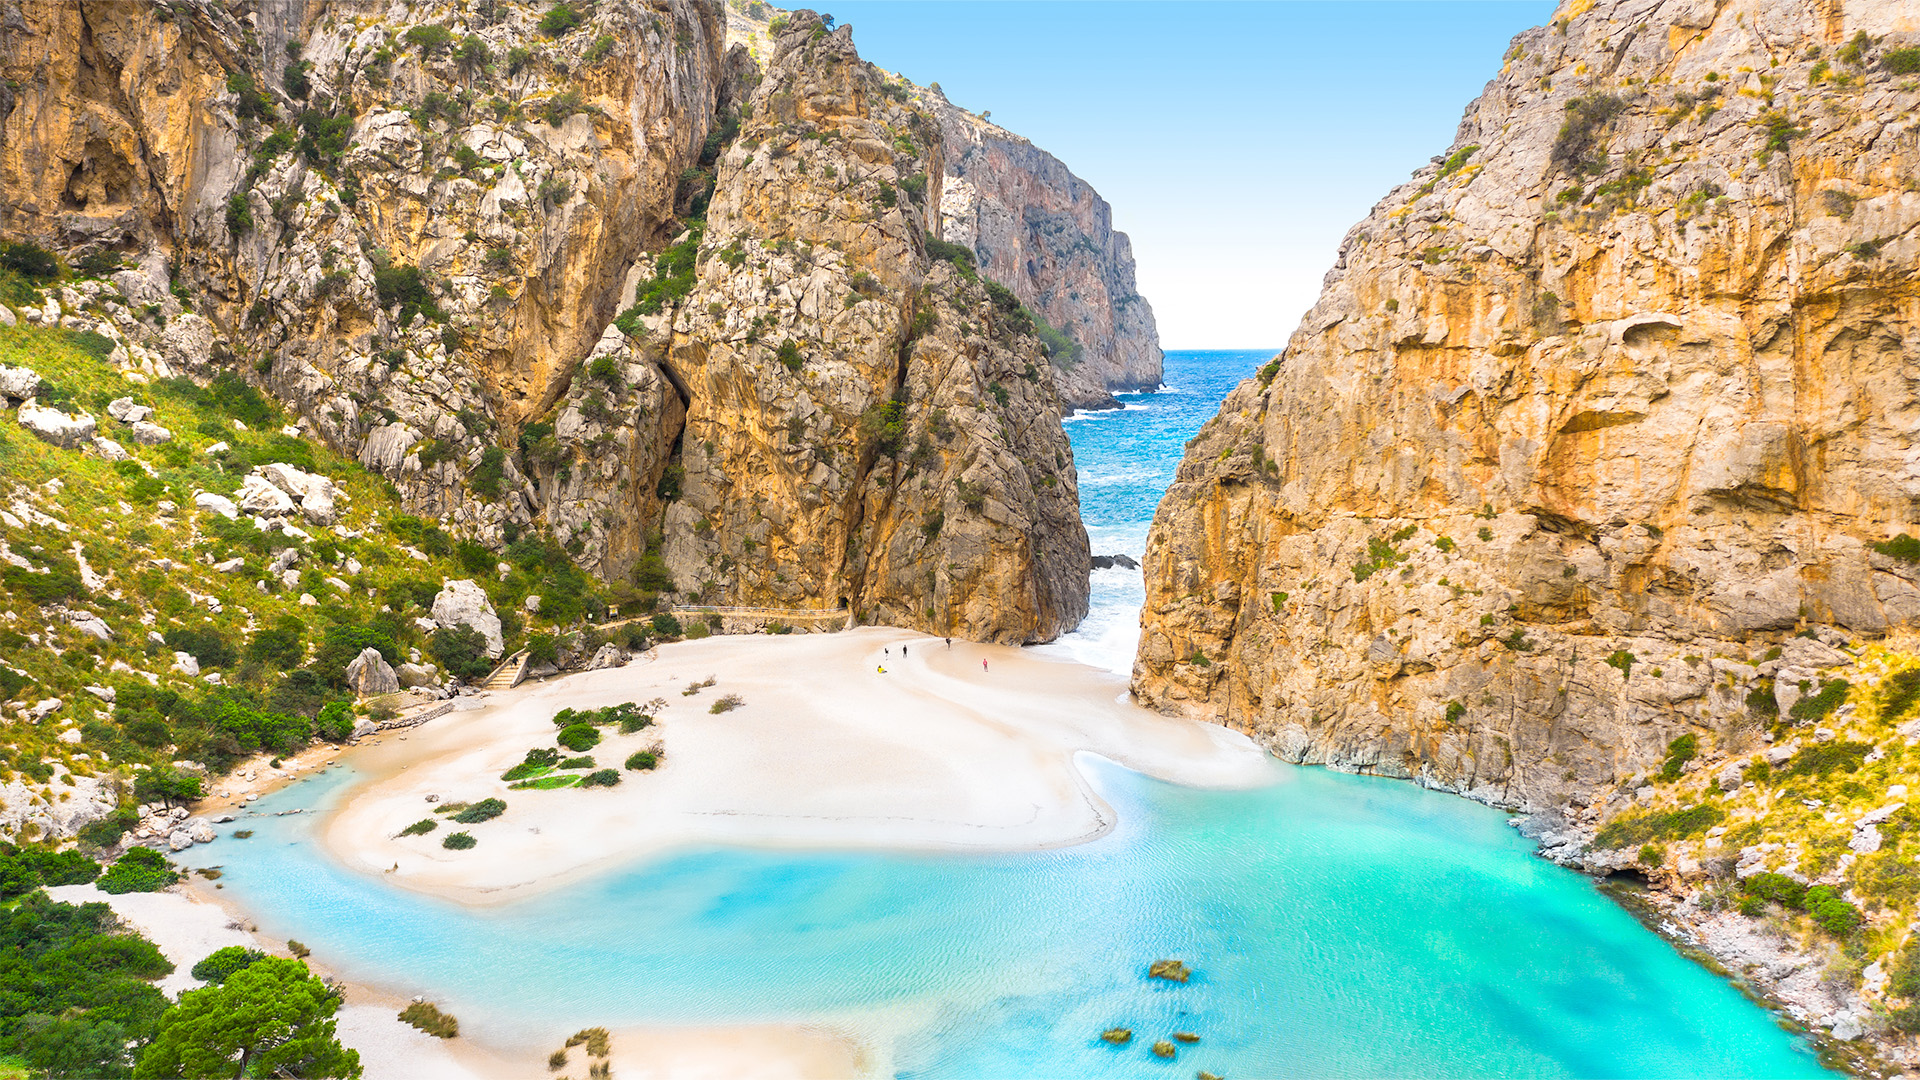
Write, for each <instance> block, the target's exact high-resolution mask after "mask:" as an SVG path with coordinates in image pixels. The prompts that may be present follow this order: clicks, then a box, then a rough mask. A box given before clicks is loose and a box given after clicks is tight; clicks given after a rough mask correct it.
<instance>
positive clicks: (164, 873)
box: [94, 847, 181, 896]
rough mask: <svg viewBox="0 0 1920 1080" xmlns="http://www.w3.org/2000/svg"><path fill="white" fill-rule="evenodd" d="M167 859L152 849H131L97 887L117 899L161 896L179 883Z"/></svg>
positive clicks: (111, 868) (102, 875)
mask: <svg viewBox="0 0 1920 1080" xmlns="http://www.w3.org/2000/svg"><path fill="white" fill-rule="evenodd" d="M180 877H181V875H180V873H179V872H178V871H176V870H174V869H173V867H172V866H171V865H170V864H168V862H167V859H166V856H164V855H162V854H160V853H159V852H157V851H155V850H153V849H152V848H142V847H137V848H131V849H129V850H128V851H127V853H126V854H125V855H122V856H120V858H119V859H118V860H117V861H115V862H114V864H113V865H112V866H110V867H108V868H107V872H106V873H104V874H101V875H100V880H99V881H98V882H96V883H95V885H94V887H95V888H97V889H99V890H100V891H101V892H103V893H110V894H112V895H115V896H118V895H120V894H121V893H130V892H159V891H160V890H161V889H164V888H166V887H167V886H169V885H171V884H173V883H174V882H176V881H179V880H180Z"/></svg>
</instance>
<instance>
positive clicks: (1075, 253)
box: [915, 89, 1161, 408]
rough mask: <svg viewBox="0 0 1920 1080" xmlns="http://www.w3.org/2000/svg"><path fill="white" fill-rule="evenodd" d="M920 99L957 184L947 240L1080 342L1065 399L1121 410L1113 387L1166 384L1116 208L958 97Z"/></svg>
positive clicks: (949, 203)
mask: <svg viewBox="0 0 1920 1080" xmlns="http://www.w3.org/2000/svg"><path fill="white" fill-rule="evenodd" d="M915 97H916V100H918V101H919V102H920V103H922V104H923V105H925V106H926V107H927V109H928V110H929V111H930V112H931V113H932V114H933V116H934V117H935V118H936V119H937V120H939V122H940V132H941V135H942V137H943V138H944V139H945V141H946V166H947V178H946V185H945V187H944V188H943V190H942V194H941V201H940V226H939V231H940V236H941V239H943V240H946V241H948V242H949V243H955V244H962V245H965V246H966V247H968V248H970V249H972V250H973V252H974V254H975V255H976V256H977V257H978V258H979V260H980V270H981V272H982V273H984V274H986V275H987V276H988V277H990V278H992V279H993V280H995V281H998V282H1000V283H1001V284H1002V285H1005V286H1007V287H1008V288H1010V289H1012V290H1013V292H1014V295H1015V296H1018V297H1019V298H1020V300H1021V302H1022V303H1024V304H1026V305H1027V306H1028V307H1030V308H1032V309H1033V310H1034V311H1036V312H1039V313H1040V314H1041V315H1042V316H1044V317H1045V318H1046V319H1047V321H1048V322H1050V323H1052V324H1053V325H1054V326H1055V327H1057V328H1058V329H1060V330H1061V331H1062V332H1064V333H1065V334H1067V335H1068V336H1069V337H1070V338H1072V339H1073V341H1074V343H1075V344H1076V345H1077V346H1079V348H1080V354H1079V356H1078V357H1077V358H1074V359H1072V360H1066V359H1060V360H1057V361H1056V368H1057V369H1058V370H1057V372H1056V375H1055V381H1056V382H1057V383H1058V384H1059V386H1060V389H1061V393H1062V395H1064V396H1065V397H1066V398H1067V399H1068V400H1069V401H1070V402H1071V403H1072V404H1074V405H1075V406H1077V407H1080V408H1098V407H1111V406H1112V404H1113V401H1112V398H1111V396H1110V394H1109V392H1110V391H1119V390H1151V389H1153V388H1154V387H1156V386H1159V385H1160V375H1161V354H1160V333H1159V329H1158V327H1157V326H1156V324H1155V323H1154V318H1153V307H1152V305H1150V304H1148V303H1147V300H1146V298H1145V297H1143V296H1141V295H1140V292H1139V289H1138V288H1137V287H1136V286H1135V284H1134V263H1133V243H1132V241H1131V240H1129V239H1128V238H1127V234H1126V233H1123V232H1119V231H1116V230H1115V229H1114V227H1113V209H1112V207H1110V206H1108V205H1107V201H1106V200H1105V199H1103V198H1101V197H1100V193H1099V192H1097V191H1095V190H1094V189H1093V187H1092V185H1090V184H1088V183H1087V182H1086V181H1085V180H1082V179H1080V178H1079V177H1078V176H1075V175H1074V174H1073V172H1072V171H1071V170H1069V169H1068V168H1067V167H1066V165H1064V164H1063V163H1061V161H1060V159H1058V158H1056V157H1054V156H1053V155H1052V154H1049V153H1047V152H1046V151H1045V150H1042V149H1040V148H1039V147H1037V146H1035V145H1033V143H1031V142H1029V141H1027V140H1026V139H1024V138H1021V137H1020V136H1018V135H1015V134H1014V133H1013V132H1011V131H1008V130H1006V129H1005V128H1002V127H1000V126H999V125H997V124H995V123H992V122H991V121H989V120H987V119H986V118H985V117H983V116H979V115H976V114H974V113H970V112H968V111H966V110H965V109H962V108H959V107H958V106H955V105H954V104H952V103H951V102H949V101H948V100H947V98H946V95H945V94H943V93H941V92H940V91H939V90H938V89H926V90H917V91H916V93H915Z"/></svg>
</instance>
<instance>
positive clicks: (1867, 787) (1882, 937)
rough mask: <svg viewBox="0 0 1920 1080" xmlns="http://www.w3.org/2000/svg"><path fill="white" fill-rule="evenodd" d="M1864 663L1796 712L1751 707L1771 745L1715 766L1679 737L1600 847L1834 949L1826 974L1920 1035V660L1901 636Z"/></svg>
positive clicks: (1825, 676) (1816, 691) (1752, 701)
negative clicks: (1918, 933) (1916, 935)
mask: <svg viewBox="0 0 1920 1080" xmlns="http://www.w3.org/2000/svg"><path fill="white" fill-rule="evenodd" d="M1776 654H1777V651H1776ZM1853 655H1854V660H1853V662H1852V663H1851V664H1850V665H1845V666H1843V667H1839V668H1835V669H1831V670H1828V671H1826V672H1824V673H1822V676H1821V677H1820V678H1818V679H1808V680H1805V681H1804V683H1799V684H1797V689H1799V690H1800V691H1801V696H1800V697H1799V698H1798V700H1797V701H1794V702H1793V704H1792V705H1791V706H1790V707H1789V708H1788V709H1787V710H1786V711H1785V713H1782V712H1781V711H1780V709H1779V702H1778V701H1776V699H1775V698H1774V696H1773V694H1772V692H1771V691H1772V689H1773V688H1772V687H1771V686H1765V687H1763V689H1762V690H1760V691H1756V692H1755V693H1754V694H1753V695H1751V696H1750V697H1749V699H1748V709H1749V716H1750V720H1751V723H1752V724H1753V725H1754V726H1755V727H1756V728H1762V727H1763V728H1766V729H1767V731H1768V734H1770V735H1771V736H1772V742H1771V745H1767V744H1766V743H1764V742H1760V741H1759V740H1758V739H1757V738H1756V739H1753V740H1752V741H1753V742H1754V743H1755V744H1756V745H1758V747H1759V748H1758V749H1755V750H1752V751H1749V752H1744V753H1719V754H1716V755H1712V756H1709V755H1703V754H1701V753H1699V749H1700V748H1699V737H1698V736H1683V737H1682V738H1680V739H1676V740H1674V744H1673V745H1672V746H1671V747H1670V748H1669V754H1668V757H1667V760H1666V762H1665V763H1664V765H1663V767H1662V768H1660V769H1658V770H1654V771H1652V772H1651V774H1650V775H1649V776H1647V777H1646V778H1644V780H1643V785H1644V786H1642V787H1641V788H1640V789H1639V791H1640V796H1639V797H1637V798H1636V799H1634V800H1633V801H1632V802H1631V803H1630V804H1629V805H1628V806H1627V807H1626V808H1624V809H1621V810H1619V811H1618V812H1616V813H1614V814H1612V815H1611V816H1610V817H1608V818H1607V819H1605V820H1604V821H1603V822H1602V825H1601V827H1600V830H1599V832H1598V833H1597V834H1596V836H1595V838H1594V842H1593V846H1594V847H1596V848H1602V849H1621V850H1625V851H1628V852H1632V853H1633V854H1634V856H1635V858H1636V861H1637V862H1638V863H1639V864H1640V865H1641V866H1642V867H1644V868H1645V869H1646V870H1647V871H1648V872H1649V873H1651V874H1653V875H1655V876H1660V877H1665V878H1668V879H1670V880H1674V881H1676V882H1678V883H1680V884H1683V885H1685V886H1687V887H1688V888H1690V889H1692V890H1694V895H1695V902H1696V903H1697V904H1698V905H1699V906H1700V907H1701V908H1702V909H1704V910H1706V911H1709V912H1713V911H1738V912H1739V913H1741V914H1742V915H1745V916H1747V917H1749V918H1753V919H1755V920H1758V921H1760V922H1761V923H1763V924H1764V925H1765V926H1767V927H1769V928H1771V929H1772V930H1774V931H1776V932H1777V933H1778V934H1780V935H1782V936H1783V937H1785V938H1786V939H1788V940H1789V941H1791V942H1792V943H1794V944H1796V945H1797V946H1799V947H1800V948H1801V949H1803V950H1805V951H1808V952H1812V953H1814V954H1815V955H1825V956H1826V957H1827V971H1826V977H1827V978H1829V979H1831V980H1837V981H1838V982H1839V983H1843V984H1846V985H1849V986H1854V987H1861V988H1863V989H1864V990H1865V991H1866V992H1867V994H1868V996H1869V998H1870V999H1875V998H1877V1001H1878V1005H1879V1007H1880V1008H1882V1009H1883V1010H1884V1012H1885V1014H1886V1017H1887V1019H1888V1021H1889V1022H1890V1023H1891V1024H1893V1025H1894V1026H1896V1027H1898V1028H1900V1029H1901V1030H1905V1031H1920V940H1915V939H1913V937H1912V936H1911V935H1910V933H1909V927H1910V925H1911V924H1912V923H1913V921H1914V919H1915V918H1916V916H1920V807H1916V806H1915V805H1913V804H1914V803H1915V802H1916V801H1920V800H1916V795H1920V745H1916V743H1920V721H1917V720H1916V716H1917V715H1920V652H1916V651H1913V650H1912V648H1911V643H1908V642H1904V641H1898V640H1896V641H1895V642H1893V643H1892V644H1889V645H1867V646H1864V647H1862V648H1859V649H1858V650H1856V651H1855V652H1854V654H1853ZM1843 675H1844V677H1842V676H1843ZM1755 734H1757V732H1755ZM1875 964H1878V965H1879V967H1878V968H1877V969H1874V968H1871V967H1870V966H1871V965H1875ZM1870 971H1871V972H1877V973H1878V976H1879V977H1878V978H1873V977H1869V976H1870Z"/></svg>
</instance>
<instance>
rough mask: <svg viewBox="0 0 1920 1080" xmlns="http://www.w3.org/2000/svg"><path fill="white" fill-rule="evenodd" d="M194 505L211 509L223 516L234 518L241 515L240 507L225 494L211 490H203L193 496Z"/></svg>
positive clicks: (229, 518) (203, 508)
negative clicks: (216, 493) (217, 493)
mask: <svg viewBox="0 0 1920 1080" xmlns="http://www.w3.org/2000/svg"><path fill="white" fill-rule="evenodd" d="M193 505H195V506H198V507H200V508H201V509H202V510H211V511H213V512H214V513H216V514H219V515H220V516H221V517H223V518H226V519H228V520H232V519H234V518H237V517H239V516H240V508H239V507H237V506H235V505H233V500H232V499H229V498H227V497H226V496H225V495H215V494H214V493H213V492H211V491H202V492H200V493H199V494H197V495H195V496H194V497H193Z"/></svg>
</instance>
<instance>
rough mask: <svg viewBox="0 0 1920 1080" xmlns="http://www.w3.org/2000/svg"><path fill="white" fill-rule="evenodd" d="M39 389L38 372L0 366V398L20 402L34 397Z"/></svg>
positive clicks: (30, 369)
mask: <svg viewBox="0 0 1920 1080" xmlns="http://www.w3.org/2000/svg"><path fill="white" fill-rule="evenodd" d="M39 389H40V373H39V372H37V371H35V370H33V369H32V368H23V367H8V366H7V365H5V364H0V397H9V398H12V399H14V400H15V401H21V400H24V399H26V398H30V397H32V396H34V394H36V393H38V392H39Z"/></svg>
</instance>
